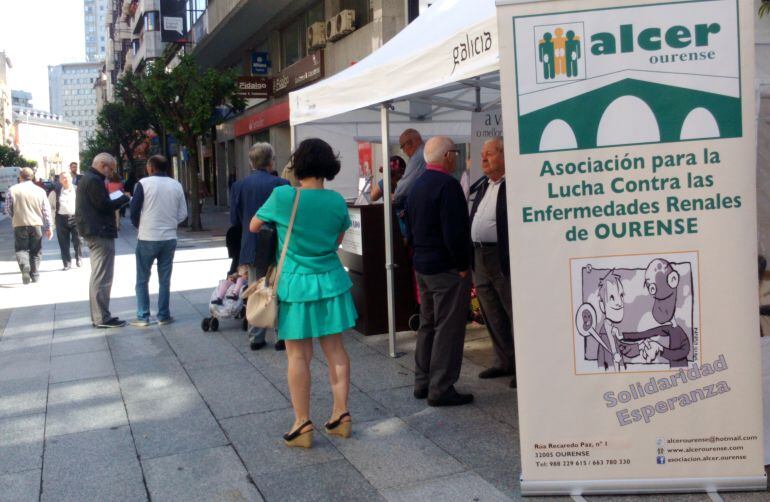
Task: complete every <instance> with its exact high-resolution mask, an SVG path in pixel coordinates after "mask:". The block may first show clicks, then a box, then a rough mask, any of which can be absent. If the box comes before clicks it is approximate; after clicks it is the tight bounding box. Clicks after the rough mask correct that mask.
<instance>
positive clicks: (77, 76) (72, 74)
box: [48, 62, 103, 150]
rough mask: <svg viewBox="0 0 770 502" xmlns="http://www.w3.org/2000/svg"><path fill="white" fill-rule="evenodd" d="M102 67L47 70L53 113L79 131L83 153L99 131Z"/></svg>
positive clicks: (98, 64) (86, 65) (84, 65)
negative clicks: (96, 85) (98, 92)
mask: <svg viewBox="0 0 770 502" xmlns="http://www.w3.org/2000/svg"><path fill="white" fill-rule="evenodd" d="M102 66H103V63H101V62H93V63H88V62H87V63H68V64H60V65H56V66H49V67H48V93H49V98H50V107H51V113H52V114H55V115H62V116H63V117H64V119H65V120H66V121H68V122H71V123H73V124H75V125H76V126H77V127H78V128H79V129H80V149H81V150H83V149H85V145H86V141H87V140H88V139H89V138H90V137H92V136H93V134H94V132H95V131H96V114H97V111H96V91H95V89H94V83H96V81H97V80H98V79H99V77H100V75H101V71H102Z"/></svg>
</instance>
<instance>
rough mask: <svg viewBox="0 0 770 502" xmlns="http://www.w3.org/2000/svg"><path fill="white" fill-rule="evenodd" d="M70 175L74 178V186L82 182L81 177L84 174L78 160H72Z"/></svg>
mask: <svg viewBox="0 0 770 502" xmlns="http://www.w3.org/2000/svg"><path fill="white" fill-rule="evenodd" d="M70 177H71V178H72V184H73V185H74V186H78V183H80V178H82V177H83V175H82V174H80V172H79V171H78V163H77V162H70Z"/></svg>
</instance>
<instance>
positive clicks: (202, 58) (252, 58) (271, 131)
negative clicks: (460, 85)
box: [186, 0, 427, 205]
mask: <svg viewBox="0 0 770 502" xmlns="http://www.w3.org/2000/svg"><path fill="white" fill-rule="evenodd" d="M188 3H189V2H188ZM195 3H196V4H197V7H198V8H199V9H200V7H201V5H200V4H202V3H205V2H203V1H200V2H195ZM421 3H425V2H420V1H412V0H406V1H405V0H273V1H270V2H266V1H250V2H239V1H236V0H210V1H209V2H208V3H207V5H206V8H205V10H203V11H200V13H196V14H195V16H194V17H193V19H191V24H190V26H191V29H190V39H191V41H192V42H193V46H192V50H191V51H190V52H191V54H192V55H193V56H194V57H195V59H196V61H197V62H198V63H199V64H200V65H201V66H202V67H204V68H216V69H221V70H225V69H230V68H234V69H235V70H236V71H237V72H238V73H239V74H240V75H241V76H243V77H249V76H255V77H268V78H269V79H270V80H269V82H270V91H269V97H268V98H258V99H249V100H247V108H246V110H245V111H244V112H243V113H240V114H238V115H237V116H234V117H232V118H229V119H228V120H226V121H225V122H223V123H222V124H220V125H219V126H217V130H216V137H215V138H214V140H213V141H212V142H211V144H207V145H204V147H203V148H202V155H201V163H202V165H201V167H202V172H203V178H204V180H203V181H204V183H206V185H207V186H208V187H209V189H210V190H211V191H212V193H214V194H215V200H216V202H217V203H218V204H220V205H226V204H227V189H228V180H232V179H233V178H238V179H240V178H242V177H243V176H245V175H247V174H248V171H249V165H248V149H249V148H250V147H251V145H252V144H254V143H255V142H258V141H269V142H270V143H271V144H272V145H273V146H274V147H275V148H276V166H277V168H278V169H279V170H280V169H281V168H282V167H283V166H284V165H285V164H286V163H287V162H288V160H289V155H290V141H291V132H290V128H289V104H288V94H289V92H291V91H293V90H296V89H299V88H301V87H304V86H306V85H310V84H313V83H316V82H318V81H319V80H322V79H324V78H327V77H330V76H332V75H334V74H336V73H338V72H339V71H341V70H344V69H345V68H347V67H349V66H350V65H352V64H355V63H356V62H357V61H360V60H361V59H363V58H364V57H366V56H367V55H369V54H371V53H372V52H373V51H375V50H377V49H378V48H379V47H381V46H382V45H383V44H384V43H385V42H387V41H388V40H389V39H390V38H392V37H393V36H395V35H396V34H397V33H398V32H399V31H400V30H401V29H403V28H404V26H406V24H407V19H413V18H414V17H415V16H417V15H418V13H419V9H420V8H421ZM422 8H427V3H425V5H423V6H422ZM186 50H187V49H186Z"/></svg>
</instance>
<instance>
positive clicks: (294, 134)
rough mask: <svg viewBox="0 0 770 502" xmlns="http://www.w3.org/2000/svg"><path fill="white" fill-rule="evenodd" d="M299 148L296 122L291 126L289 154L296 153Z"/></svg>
mask: <svg viewBox="0 0 770 502" xmlns="http://www.w3.org/2000/svg"><path fill="white" fill-rule="evenodd" d="M296 149H297V126H295V125H294V124H292V125H290V126H289V155H291V154H292V153H294V150H296Z"/></svg>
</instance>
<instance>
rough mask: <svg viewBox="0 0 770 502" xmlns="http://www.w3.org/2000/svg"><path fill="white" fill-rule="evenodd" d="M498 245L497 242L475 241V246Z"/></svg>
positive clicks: (491, 246) (487, 246) (489, 246)
mask: <svg viewBox="0 0 770 502" xmlns="http://www.w3.org/2000/svg"><path fill="white" fill-rule="evenodd" d="M495 246H497V243H496V242H474V243H473V247H475V248H493V247H495Z"/></svg>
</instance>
